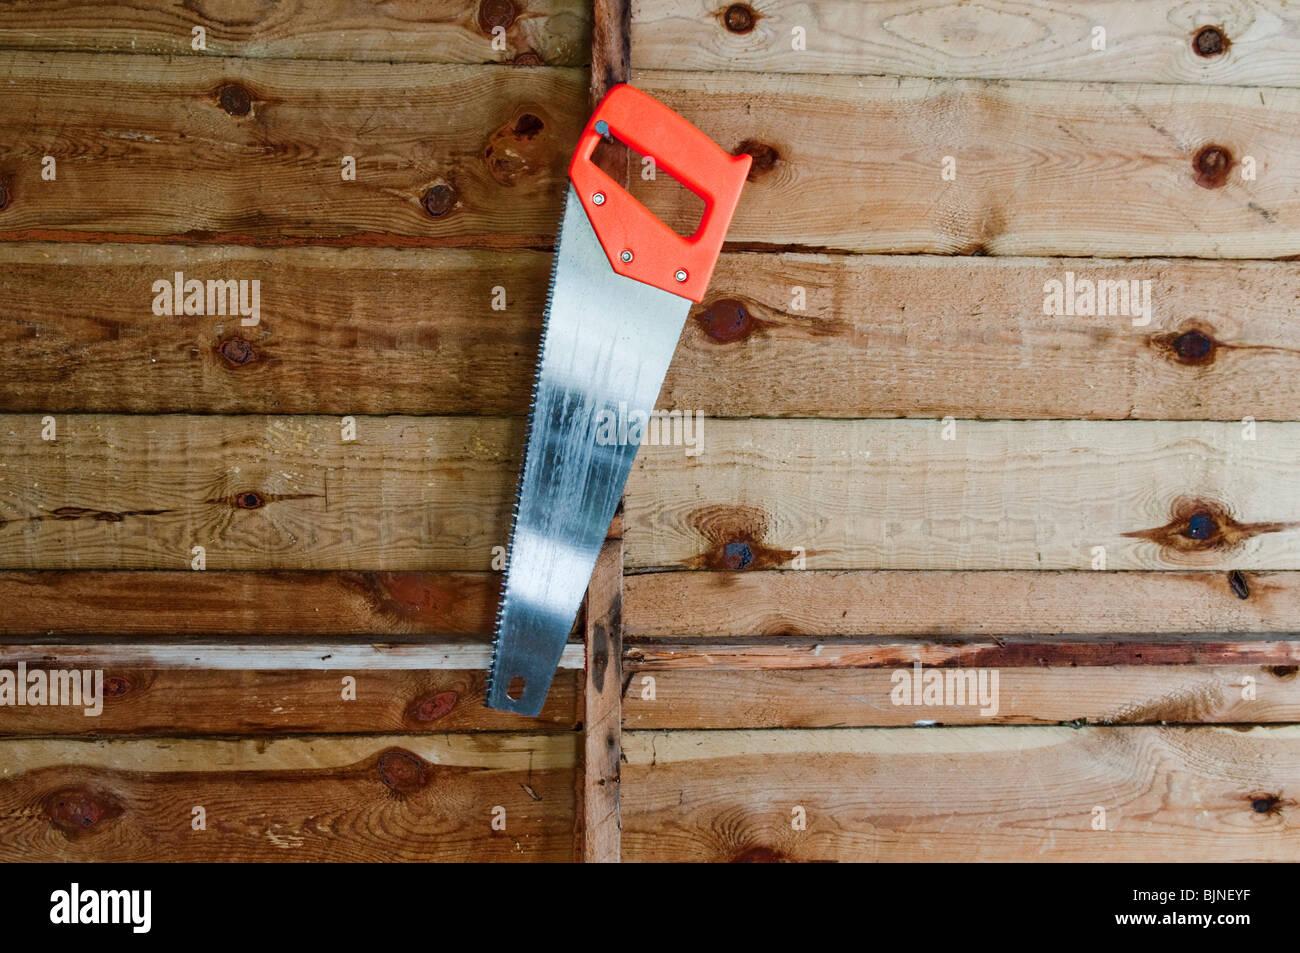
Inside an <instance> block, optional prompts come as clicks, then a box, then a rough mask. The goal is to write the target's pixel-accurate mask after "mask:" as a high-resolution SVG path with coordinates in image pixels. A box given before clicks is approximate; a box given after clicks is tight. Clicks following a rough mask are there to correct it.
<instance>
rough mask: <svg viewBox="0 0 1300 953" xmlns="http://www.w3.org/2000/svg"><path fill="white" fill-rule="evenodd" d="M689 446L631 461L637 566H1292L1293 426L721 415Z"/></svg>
mask: <svg viewBox="0 0 1300 953" xmlns="http://www.w3.org/2000/svg"><path fill="white" fill-rule="evenodd" d="M945 428H947V429H948V433H950V434H951V436H952V437H953V439H944V432H945ZM1251 433H1254V436H1255V439H1243V437H1245V436H1248V435H1249V434H1251ZM684 449H687V448H683V447H680V446H676V447H674V446H666V445H661V446H646V447H643V448H642V449H641V453H640V455H639V456H638V457H637V460H636V464H635V466H634V468H633V472H632V476H631V478H630V479H629V481H628V486H627V494H626V531H625V536H624V539H625V552H626V554H627V558H626V565H627V566H629V567H631V568H635V569H646V568H655V567H677V568H700V569H713V570H726V569H732V570H740V569H768V568H778V567H780V568H800V563H799V562H798V561H799V560H803V561H804V565H805V567H806V568H810V569H1090V568H1092V567H1094V566H1096V565H1098V564H1097V562H1096V561H1097V560H1099V559H1100V551H1098V550H1097V549H1096V547H1104V551H1105V559H1106V563H1105V568H1108V569H1112V570H1114V569H1153V568H1201V569H1209V568H1218V569H1240V570H1246V569H1294V568H1298V567H1300V532H1298V531H1297V530H1298V529H1300V487H1297V486H1296V483H1295V479H1294V475H1295V473H1296V470H1297V467H1300V424H1292V423H1261V424H1259V425H1258V428H1257V430H1255V431H1251V430H1250V429H1248V428H1245V427H1243V425H1242V424H1240V423H1215V422H1158V423H1156V422H1147V421H963V422H956V421H950V422H949V423H948V424H944V423H943V422H941V421H934V422H929V421H915V420H858V421H848V420H845V421H839V420H763V421H757V420H716V421H706V426H705V427H704V429H703V431H702V433H701V440H700V441H699V443H698V446H697V449H698V450H699V453H698V455H696V456H693V457H688V456H685V454H684ZM1009 595H1010V597H1011V598H1012V599H1015V594H1014V593H1013V594H1009ZM1017 601H1018V600H1017Z"/></svg>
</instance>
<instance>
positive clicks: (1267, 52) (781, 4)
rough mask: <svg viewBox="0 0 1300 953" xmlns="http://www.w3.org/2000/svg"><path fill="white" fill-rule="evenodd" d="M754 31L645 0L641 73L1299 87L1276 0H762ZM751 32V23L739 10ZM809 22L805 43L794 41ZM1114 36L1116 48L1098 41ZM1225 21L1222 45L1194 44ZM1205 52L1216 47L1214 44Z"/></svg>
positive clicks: (1293, 42)
mask: <svg viewBox="0 0 1300 953" xmlns="http://www.w3.org/2000/svg"><path fill="white" fill-rule="evenodd" d="M742 6H747V7H748V8H749V9H750V10H751V11H753V15H751V17H750V18H749V23H751V24H752V26H751V27H750V29H748V30H746V31H744V32H739V31H737V30H736V29H728V28H727V25H726V18H725V13H726V10H727V9H728V4H718V3H713V2H705V0H641V2H639V3H638V4H637V12H636V17H635V19H634V20H633V23H632V39H633V43H632V50H633V65H634V66H635V67H636V68H637V69H672V70H740V71H745V72H754V73H855V74H873V75H877V74H882V73H887V74H891V75H896V76H942V77H962V78H976V77H985V78H988V79H1051V80H1101V81H1105V82H1152V83H1206V84H1213V85H1216V86H1228V85H1237V86H1295V85H1296V77H1297V75H1300V19H1298V18H1297V14H1296V12H1295V10H1294V9H1293V8H1292V7H1291V6H1289V5H1288V4H1286V3H1284V2H1278V0H1263V2H1252V3H1249V4H1239V3H1224V2H1215V3H1210V4H1206V5H1202V6H1188V5H1186V4H1181V3H1178V2H1176V0H1156V2H1150V0H1148V2H1143V3H1130V2H1127V0H1084V2H1080V0H1072V2H1071V3H1068V4H1057V3H1051V2H1048V0H1015V2H1013V0H991V2H987V3H980V4H970V3H962V2H959V0H946V2H939V3H922V2H918V0H884V2H881V0H875V2H872V3H860V2H855V0H829V2H827V0H816V2H812V0H754V2H752V3H748V4H743V5H742ZM733 23H734V25H735V26H736V27H743V26H744V25H746V24H745V21H744V19H743V18H740V19H734V20H733ZM795 27H802V28H803V29H804V31H805V34H806V36H805V39H806V49H803V50H796V49H794V47H793V45H792V39H793V35H792V30H794V28H795ZM1096 27H1102V28H1104V29H1105V31H1106V35H1105V40H1106V42H1105V49H1104V50H1094V49H1093V47H1092V39H1093V30H1094V29H1095V28H1096ZM1205 27H1215V28H1217V29H1218V31H1219V34H1220V36H1221V37H1222V39H1224V40H1226V41H1227V42H1226V43H1223V44H1222V47H1223V48H1222V51H1221V52H1218V53H1211V54H1210V55H1208V56H1207V55H1202V54H1198V53H1197V52H1196V48H1195V39H1196V36H1197V34H1198V33H1200V31H1201V30H1202V29H1203V28H1205ZM1201 46H1202V48H1203V49H1204V50H1205V51H1207V52H1208V51H1210V50H1213V49H1214V48H1215V45H1214V43H1213V42H1212V41H1211V40H1210V39H1208V38H1207V39H1204V40H1202V43H1201Z"/></svg>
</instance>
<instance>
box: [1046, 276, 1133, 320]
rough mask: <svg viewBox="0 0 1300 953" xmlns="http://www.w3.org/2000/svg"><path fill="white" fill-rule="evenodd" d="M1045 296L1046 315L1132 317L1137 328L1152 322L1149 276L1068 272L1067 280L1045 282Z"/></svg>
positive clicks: (1052, 279) (1054, 279) (1053, 279)
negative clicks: (1082, 275) (1087, 275)
mask: <svg viewBox="0 0 1300 953" xmlns="http://www.w3.org/2000/svg"><path fill="white" fill-rule="evenodd" d="M1043 295H1044V296H1045V297H1044V298H1043V314H1054V315H1068V316H1071V317H1072V316H1075V315H1095V316H1097V317H1107V316H1112V317H1115V316H1118V317H1130V318H1132V319H1133V326H1134V327H1135V328H1141V327H1146V325H1148V324H1150V323H1151V314H1152V309H1151V279H1150V278H1143V279H1138V278H1131V279H1130V278H1125V279H1112V278H1097V279H1095V280H1094V279H1092V278H1079V277H1076V276H1075V274H1074V272H1072V271H1067V272H1066V273H1065V280H1064V281H1062V280H1060V279H1057V278H1051V279H1049V280H1048V281H1046V282H1044V284H1043Z"/></svg>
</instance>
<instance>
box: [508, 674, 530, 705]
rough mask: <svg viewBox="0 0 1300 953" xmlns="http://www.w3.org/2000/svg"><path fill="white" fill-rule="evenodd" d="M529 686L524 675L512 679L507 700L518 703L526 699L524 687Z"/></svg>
mask: <svg viewBox="0 0 1300 953" xmlns="http://www.w3.org/2000/svg"><path fill="white" fill-rule="evenodd" d="M526 684H528V683H527V682H525V681H524V677H523V676H522V675H516V676H515V677H514V678H512V679H510V684H509V685H507V686H506V698H508V699H510V700H511V701H512V702H517V701H519V699H521V698H523V697H524V686H525V685H526Z"/></svg>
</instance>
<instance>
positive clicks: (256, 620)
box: [0, 569, 500, 641]
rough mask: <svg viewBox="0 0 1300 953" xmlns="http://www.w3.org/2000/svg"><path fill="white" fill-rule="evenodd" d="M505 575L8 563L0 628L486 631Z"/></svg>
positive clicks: (164, 632) (232, 632) (0, 592)
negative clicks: (22, 567) (108, 568)
mask: <svg viewBox="0 0 1300 953" xmlns="http://www.w3.org/2000/svg"><path fill="white" fill-rule="evenodd" d="M499 583H500V577H499V575H498V574H495V573H486V572H483V573H460V572H347V571H342V572H223V571H221V570H209V571H206V572H195V571H193V570H189V569H181V570H174V571H157V572H141V571H130V570H126V571H120V572H101V571H95V570H83V571H58V570H54V571H35V572H30V571H28V572H4V573H0V605H4V606H5V612H4V613H3V615H0V635H3V636H6V637H9V640H10V641H13V640H14V638H13V637H16V636H31V635H42V636H60V635H86V634H112V635H116V636H119V637H121V636H127V637H131V636H166V637H169V638H174V637H177V636H194V635H210V634H213V633H221V634H222V635H223V637H226V638H229V637H233V636H241V635H259V636H288V635H295V636H307V637H310V636H345V635H387V636H397V635H415V634H423V635H444V636H445V635H451V636H456V635H462V636H478V637H480V638H485V637H487V636H488V635H490V634H491V632H492V624H493V620H494V617H495V613H496V599H497V592H498V586H499Z"/></svg>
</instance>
